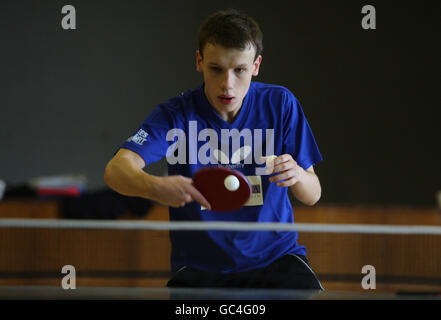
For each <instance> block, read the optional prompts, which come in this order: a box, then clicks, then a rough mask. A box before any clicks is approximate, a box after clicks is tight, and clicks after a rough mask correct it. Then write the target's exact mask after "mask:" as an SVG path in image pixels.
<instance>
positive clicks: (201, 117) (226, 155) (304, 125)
mask: <svg viewBox="0 0 441 320" xmlns="http://www.w3.org/2000/svg"><path fill="white" fill-rule="evenodd" d="M121 147H122V148H126V149H129V150H132V151H134V152H136V153H138V154H139V155H140V156H141V157H142V158H143V159H144V161H145V163H146V165H149V164H151V163H154V162H157V161H159V160H161V159H163V158H164V157H167V162H168V174H169V175H183V176H187V177H190V178H192V177H193V175H194V173H195V172H196V171H197V170H198V169H200V168H201V167H205V166H224V167H229V168H232V169H234V170H238V171H240V172H242V173H243V174H244V175H246V176H247V177H250V179H253V180H252V181H254V182H252V185H253V192H257V194H256V195H257V200H256V202H255V203H254V204H251V205H246V206H244V207H243V208H241V209H240V210H237V211H232V212H214V211H207V210H205V209H203V208H201V206H200V205H199V204H198V203H197V202H195V201H194V202H191V203H188V204H187V205H186V206H184V207H181V208H172V207H170V209H169V210H170V221H243V222H282V223H294V217H293V210H292V207H291V203H290V200H289V197H288V188H286V187H278V186H276V184H275V183H270V182H269V181H268V178H269V177H270V176H268V175H265V174H263V171H262V168H264V167H265V164H264V163H262V161H261V160H260V156H270V155H282V154H291V155H292V157H293V158H294V160H296V161H297V163H298V164H299V165H300V166H301V167H303V168H304V169H308V168H309V167H310V166H312V165H315V164H316V163H318V162H320V161H322V160H323V159H322V156H321V154H320V152H319V150H318V147H317V144H316V142H315V139H314V136H313V134H312V131H311V128H310V126H309V124H308V122H307V120H306V118H305V115H304V113H303V110H302V108H301V106H300V104H299V102H298V101H297V99H296V98H295V97H294V95H293V94H292V93H291V92H290V91H289V90H288V89H286V88H284V87H282V86H275V85H268V84H264V83H259V82H251V85H250V88H249V90H248V92H247V95H246V96H245V98H244V101H243V104H242V108H241V109H240V111H239V113H238V115H237V117H236V119H235V120H234V122H233V123H231V124H230V123H228V122H226V121H224V120H223V119H222V118H221V117H220V116H219V115H218V114H217V113H216V112H215V110H214V109H213V108H212V107H211V105H210V104H209V102H208V100H207V99H206V97H205V94H204V84H201V85H200V86H199V87H198V88H197V89H195V90H189V91H187V92H185V93H183V94H181V95H180V96H177V97H175V98H172V99H171V100H169V101H167V102H165V103H163V104H160V105H158V106H157V107H156V108H155V109H154V110H153V111H152V112H151V113H150V114H149V115H148V116H147V118H146V119H145V120H144V122H143V123H142V125H141V127H140V128H138V129H137V131H136V132H134V134H133V136H132V137H130V138H129V139H128V140H127V141H126V142H125V143H124V144H123V145H122V146H121ZM239 149H242V150H241V152H238V150H239ZM238 155H242V157H240V156H238ZM251 177H253V178H251ZM256 178H257V179H256ZM250 181H251V180H250ZM253 195H254V194H253ZM259 199H260V202H259ZM225 200H226V201H228V199H225ZM297 238H298V234H297V232H275V231H255V232H244V231H171V232H170V239H171V245H172V253H171V267H172V271H176V270H178V269H180V268H182V267H184V266H187V267H192V268H196V269H199V270H204V271H211V272H221V273H231V272H240V271H246V270H250V269H254V268H261V267H265V266H267V265H268V264H270V263H271V262H273V261H274V260H276V259H278V258H280V257H281V256H283V255H286V254H301V255H306V249H305V247H304V246H301V245H298V244H297Z"/></svg>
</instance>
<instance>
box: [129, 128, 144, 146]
mask: <svg viewBox="0 0 441 320" xmlns="http://www.w3.org/2000/svg"><path fill="white" fill-rule="evenodd" d="M148 135H149V134H148V133H147V132H145V131H144V130H142V129H139V131H138V132H137V133H136V134H135V135H134V136H133V137H131V138H129V139H128V141H133V142H134V143H136V144H139V145H140V146H142V145H143V144H144V142H145V141H146V140H147V136H148Z"/></svg>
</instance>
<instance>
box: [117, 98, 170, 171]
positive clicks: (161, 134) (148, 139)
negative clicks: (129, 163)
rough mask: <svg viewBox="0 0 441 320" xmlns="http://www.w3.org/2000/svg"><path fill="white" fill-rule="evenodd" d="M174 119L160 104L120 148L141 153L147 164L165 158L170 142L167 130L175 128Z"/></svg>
mask: <svg viewBox="0 0 441 320" xmlns="http://www.w3.org/2000/svg"><path fill="white" fill-rule="evenodd" d="M173 125H174V124H173V119H172V117H171V115H170V113H169V112H167V110H166V109H165V108H164V107H163V106H161V105H159V106H157V107H156V108H155V109H153V111H152V112H151V113H150V114H149V115H148V116H147V117H146V118H145V120H144V121H143V122H142V124H141V126H140V127H139V128H138V129H137V130H136V131H135V132H134V133H133V135H132V136H131V137H130V138H128V139H127V140H126V141H125V142H124V143H123V144H122V145H121V147H120V148H124V149H129V150H131V151H133V152H136V153H137V154H139V155H140V156H141V157H142V158H143V159H144V161H145V164H146V166H147V165H149V164H151V163H154V162H157V161H159V160H161V159H162V158H164V157H165V156H166V153H167V149H168V147H169V145H170V142H169V141H167V139H166V137H167V132H168V131H169V130H170V129H171V128H173Z"/></svg>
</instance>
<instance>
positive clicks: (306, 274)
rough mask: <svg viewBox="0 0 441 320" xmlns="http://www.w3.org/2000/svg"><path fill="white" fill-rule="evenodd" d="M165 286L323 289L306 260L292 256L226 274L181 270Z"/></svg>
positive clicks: (184, 268)
mask: <svg viewBox="0 0 441 320" xmlns="http://www.w3.org/2000/svg"><path fill="white" fill-rule="evenodd" d="M167 287H187V288H188V287H192V288H289V289H301V290H311V289H317V290H324V289H323V287H322V285H321V283H320V281H319V280H318V278H317V276H316V275H315V273H314V271H312V269H311V267H310V266H309V263H308V260H307V259H306V257H304V256H301V255H294V254H289V255H286V256H283V257H281V258H279V259H277V260H276V261H274V262H273V263H271V264H270V265H268V266H267V267H265V268H259V269H253V270H249V271H244V272H236V273H228V274H222V273H214V272H205V271H200V270H196V269H193V268H189V267H183V268H181V269H180V270H179V271H178V272H176V273H175V274H174V275H173V276H172V278H171V279H170V280H169V281H168V283H167Z"/></svg>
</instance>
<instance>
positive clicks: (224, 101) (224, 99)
mask: <svg viewBox="0 0 441 320" xmlns="http://www.w3.org/2000/svg"><path fill="white" fill-rule="evenodd" d="M218 98H219V100H220V102H222V104H230V103H232V102H233V100H234V97H233V96H229V95H221V96H218Z"/></svg>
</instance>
